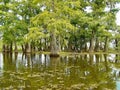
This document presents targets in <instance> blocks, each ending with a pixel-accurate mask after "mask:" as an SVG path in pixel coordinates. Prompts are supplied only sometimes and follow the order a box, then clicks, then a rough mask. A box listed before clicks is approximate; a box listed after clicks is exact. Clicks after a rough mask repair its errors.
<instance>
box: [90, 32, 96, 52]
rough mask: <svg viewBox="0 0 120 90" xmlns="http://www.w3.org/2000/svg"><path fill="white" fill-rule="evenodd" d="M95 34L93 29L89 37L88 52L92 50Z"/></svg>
mask: <svg viewBox="0 0 120 90" xmlns="http://www.w3.org/2000/svg"><path fill="white" fill-rule="evenodd" d="M94 38H95V35H94V31H92V36H91V39H90V47H89V52H94V42H95V39H94Z"/></svg>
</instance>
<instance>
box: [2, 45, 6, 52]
mask: <svg viewBox="0 0 120 90" xmlns="http://www.w3.org/2000/svg"><path fill="white" fill-rule="evenodd" d="M5 50H6V48H5V44H3V47H2V51H3V52H5Z"/></svg>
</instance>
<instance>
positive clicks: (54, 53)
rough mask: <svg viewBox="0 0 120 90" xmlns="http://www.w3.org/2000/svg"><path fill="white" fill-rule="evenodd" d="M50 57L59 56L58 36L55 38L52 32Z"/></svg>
mask: <svg viewBox="0 0 120 90" xmlns="http://www.w3.org/2000/svg"><path fill="white" fill-rule="evenodd" d="M50 56H53V57H54V56H59V53H58V46H57V43H56V36H55V32H54V31H53V32H51V53H50Z"/></svg>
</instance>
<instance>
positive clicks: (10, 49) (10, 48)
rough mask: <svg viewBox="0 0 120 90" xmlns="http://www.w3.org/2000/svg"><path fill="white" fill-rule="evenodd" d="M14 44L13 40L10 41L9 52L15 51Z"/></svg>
mask: <svg viewBox="0 0 120 90" xmlns="http://www.w3.org/2000/svg"><path fill="white" fill-rule="evenodd" d="M12 46H13V43H12V42H11V43H10V47H9V52H12V51H13V49H12Z"/></svg>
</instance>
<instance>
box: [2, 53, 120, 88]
mask: <svg viewBox="0 0 120 90" xmlns="http://www.w3.org/2000/svg"><path fill="white" fill-rule="evenodd" d="M119 57H120V56H119V55H115V54H109V55H108V54H83V55H74V56H61V57H59V58H50V57H49V55H44V54H40V55H39V54H26V55H25V54H22V53H16V54H15V53H13V54H10V53H6V54H5V53H4V54H2V53H1V54H0V76H1V77H0V89H20V90H37V89H42V90H46V89H52V90H58V89H63V90H105V89H111V90H116V89H117V90H119V89H118V88H119V78H120V68H119V65H120V64H119V63H120V62H119ZM116 86H117V87H116Z"/></svg>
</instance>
